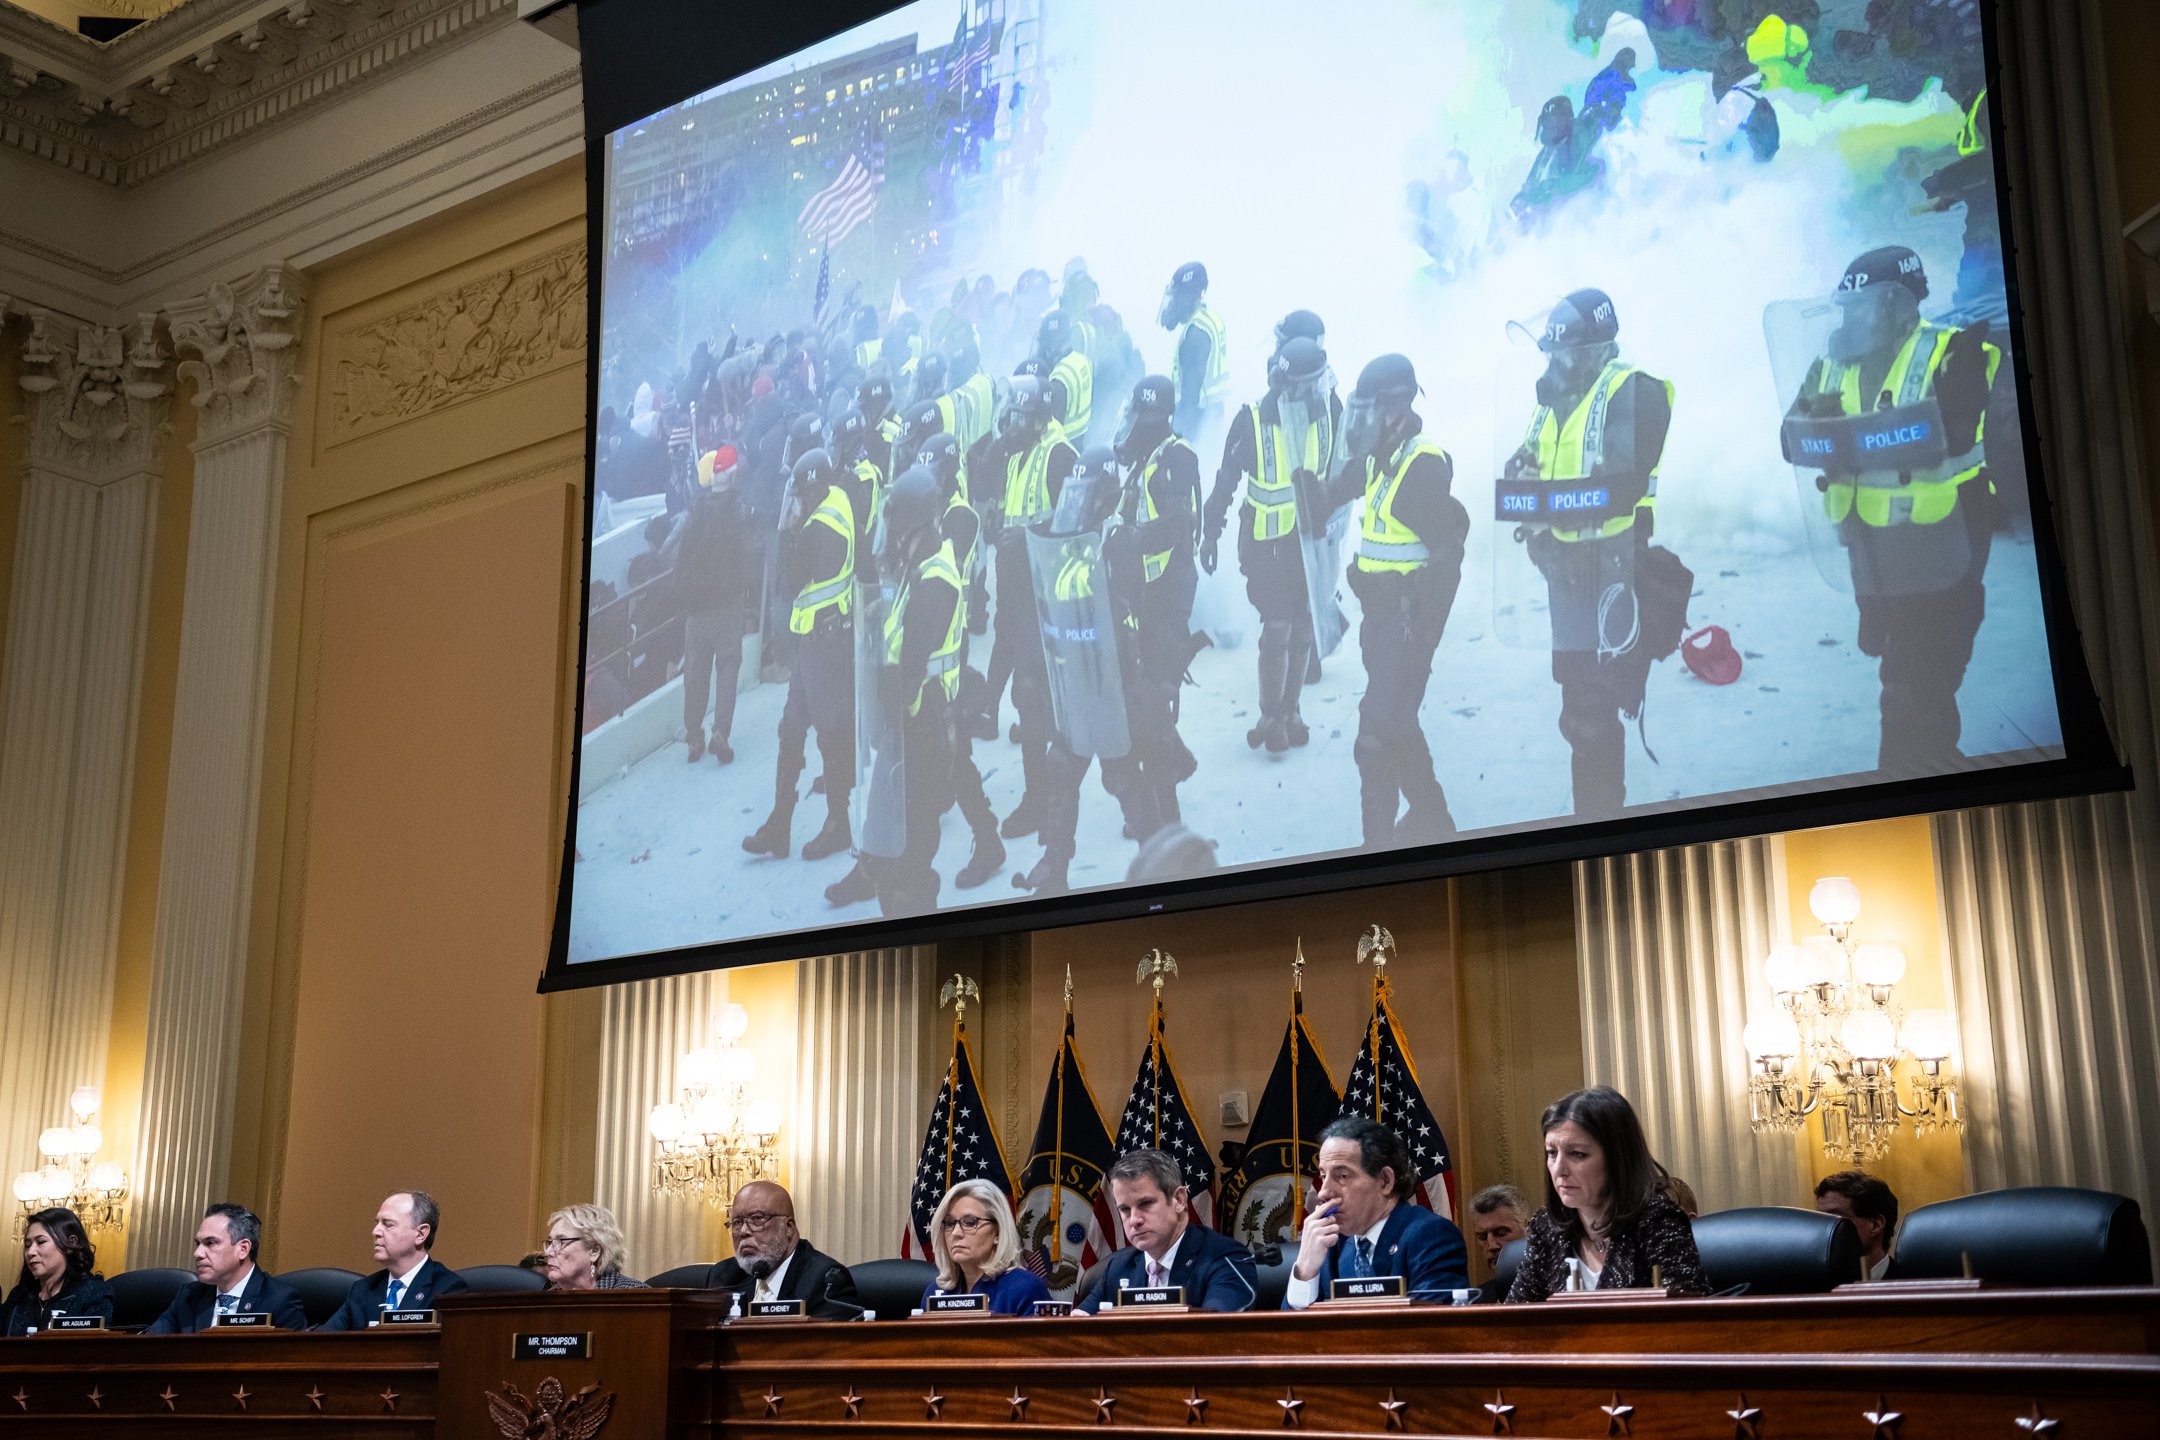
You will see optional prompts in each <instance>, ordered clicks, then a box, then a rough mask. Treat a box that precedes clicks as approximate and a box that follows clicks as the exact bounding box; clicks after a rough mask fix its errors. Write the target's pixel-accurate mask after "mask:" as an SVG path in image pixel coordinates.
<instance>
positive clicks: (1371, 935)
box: [1357, 924, 1395, 1123]
mask: <svg viewBox="0 0 2160 1440" xmlns="http://www.w3.org/2000/svg"><path fill="white" fill-rule="evenodd" d="M1394 952H1395V937H1394V936H1393V935H1391V934H1389V933H1388V931H1386V930H1385V929H1383V928H1382V927H1381V926H1379V925H1377V924H1376V925H1374V926H1373V927H1372V929H1371V930H1369V931H1367V932H1366V933H1365V934H1363V935H1361V936H1359V937H1358V947H1357V958H1358V964H1360V965H1362V964H1364V963H1365V962H1366V961H1367V960H1370V961H1372V1019H1371V1020H1370V1021H1368V1022H1367V1024H1366V1034H1365V1040H1366V1044H1367V1046H1368V1047H1369V1048H1370V1051H1371V1054H1372V1073H1373V1092H1372V1118H1373V1120H1374V1121H1375V1122H1376V1123H1377V1122H1378V1121H1379V1119H1380V1009H1381V1007H1382V1006H1383V1005H1385V1004H1386V1003H1387V993H1388V981H1387V964H1388V959H1389V957H1390V956H1392V955H1393V954H1394Z"/></svg>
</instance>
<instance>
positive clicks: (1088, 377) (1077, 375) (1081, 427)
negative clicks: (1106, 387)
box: [1050, 350, 1095, 435]
mask: <svg viewBox="0 0 2160 1440" xmlns="http://www.w3.org/2000/svg"><path fill="white" fill-rule="evenodd" d="M1050 378H1051V379H1052V380H1055V381H1057V382H1058V383H1059V384H1060V385H1063V386H1064V387H1065V415H1064V417H1063V418H1064V424H1065V433H1066V434H1068V435H1085V434H1087V429H1088V422H1089V421H1091V420H1093V419H1094V418H1095V366H1094V365H1093V364H1092V363H1091V362H1090V361H1089V360H1088V357H1087V356H1086V355H1084V354H1082V353H1081V352H1080V351H1078V350H1068V351H1066V352H1065V354H1064V357H1063V358H1062V359H1060V360H1059V361H1058V362H1057V364H1056V365H1055V366H1054V367H1052V369H1051V371H1050Z"/></svg>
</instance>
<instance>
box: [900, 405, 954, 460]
mask: <svg viewBox="0 0 2160 1440" xmlns="http://www.w3.org/2000/svg"><path fill="white" fill-rule="evenodd" d="M944 428H945V417H944V416H943V415H941V414H939V413H938V407H937V404H936V402H935V401H931V400H925V401H923V402H922V403H921V404H920V405H917V406H916V407H915V408H914V409H913V410H910V411H909V412H908V417H907V425H906V427H905V428H903V429H902V430H901V432H900V448H901V450H902V452H903V453H906V454H913V453H914V452H915V451H916V450H917V449H919V448H920V447H921V445H922V443H923V441H925V440H928V439H929V438H930V437H931V436H932V435H935V434H937V433H938V432H939V431H940V430H943V429H944Z"/></svg>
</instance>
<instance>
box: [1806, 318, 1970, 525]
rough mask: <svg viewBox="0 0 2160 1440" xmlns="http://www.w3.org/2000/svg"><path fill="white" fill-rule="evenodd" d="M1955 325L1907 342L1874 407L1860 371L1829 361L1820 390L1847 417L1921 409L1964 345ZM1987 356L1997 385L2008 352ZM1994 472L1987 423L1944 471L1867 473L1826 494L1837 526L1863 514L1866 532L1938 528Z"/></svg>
mask: <svg viewBox="0 0 2160 1440" xmlns="http://www.w3.org/2000/svg"><path fill="white" fill-rule="evenodd" d="M1957 334H1958V330H1957V327H1956V326H1953V325H1930V324H1927V323H1925V322H1923V323H1922V324H1921V325H1919V326H1918V327H1917V328H1915V329H1914V331H1913V333H1912V334H1911V335H1910V336H1909V337H1907V339H1906V341H1905V344H1904V345H1903V346H1902V347H1901V348H1900V349H1899V350H1898V353H1897V358H1896V359H1895V360H1892V361H1891V362H1890V368H1889V370H1888V371H1886V372H1885V373H1884V375H1883V381H1882V384H1881V386H1880V387H1879V388H1878V389H1877V391H1876V393H1875V396H1874V397H1873V400H1872V403H1871V402H1870V397H1868V396H1864V395H1862V394H1861V393H1860V367H1859V366H1858V365H1840V364H1837V363H1835V362H1833V361H1830V360H1824V361H1823V362H1822V363H1821V365H1820V366H1818V367H1817V375H1816V390H1817V393H1819V394H1824V395H1833V394H1834V395H1836V396H1837V397H1838V400H1839V403H1840V405H1841V406H1842V408H1843V410H1844V413H1845V414H1847V415H1865V414H1867V413H1868V412H1869V411H1871V410H1879V409H1881V408H1882V407H1883V405H1884V404H1886V403H1887V404H1890V405H1898V406H1903V405H1917V404H1919V403H1920V402H1921V401H1922V400H1924V399H1926V398H1927V397H1928V396H1930V395H1932V394H1934V393H1935V375H1936V372H1937V371H1939V370H1940V369H1941V368H1942V362H1943V356H1944V355H1946V354H1947V353H1949V349H1950V342H1951V341H1952V340H1954V339H1956V338H1957ZM1983 348H1984V349H1985V351H1986V354H1987V378H1988V384H1989V385H1990V386H1992V385H1994V383H1995V371H1996V368H1997V367H1998V366H1999V365H2001V364H2002V351H2000V350H1998V349H1996V348H1995V347H1994V346H1993V345H1987V346H1984V347H1983ZM1986 465H1987V417H1986V415H1985V414H1983V415H1982V416H1981V418H1980V428H1979V429H1978V431H1976V432H1975V434H1974V436H1973V444H1972V448H1971V449H1970V450H1968V451H1966V452H1965V453H1964V454H1963V455H1953V456H1950V457H1949V458H1948V459H1946V460H1945V461H1943V463H1942V464H1940V465H1935V466H1931V467H1929V468H1927V469H1925V470H1914V471H1911V472H1910V473H1903V472H1899V471H1896V470H1863V471H1861V472H1860V473H1859V474H1858V475H1856V476H1833V477H1832V478H1831V480H1830V484H1829V488H1828V489H1826V490H1825V491H1824V492H1823V505H1824V509H1825V511H1826V513H1827V514H1828V515H1829V517H1830V519H1831V521H1832V523H1841V522H1842V521H1843V520H1844V519H1845V517H1846V516H1848V515H1852V514H1858V516H1859V517H1860V523H1861V524H1863V525H1868V526H1873V527H1875V528H1878V529H1880V528H1882V527H1884V526H1889V525H1904V524H1913V525H1936V524H1940V523H1941V522H1942V521H1944V520H1947V519H1949V518H1950V515H1951V513H1952V512H1953V511H1955V510H1956V509H1957V502H1958V487H1959V486H1960V485H1963V484H1964V483H1965V482H1966V481H1968V480H1970V479H1972V478H1973V477H1974V476H1975V475H1978V474H1979V473H1980V472H1981V470H1983V469H1984V468H1986Z"/></svg>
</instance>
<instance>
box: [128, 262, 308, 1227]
mask: <svg viewBox="0 0 2160 1440" xmlns="http://www.w3.org/2000/svg"><path fill="white" fill-rule="evenodd" d="M298 286H299V279H298V277H297V276H296V275H295V274H294V272H292V271H290V270H288V269H285V268H284V267H282V266H273V267H271V268H269V269H267V270H263V271H260V272H258V273H257V274H255V275H254V276H252V277H251V278H249V279H248V280H246V281H244V282H242V283H241V284H240V285H239V286H237V287H229V286H225V285H222V284H221V285H217V286H214V287H212V289H211V291H210V293H209V294H208V295H206V296H203V297H201V298H199V299H196V300H192V301H189V302H187V303H185V304H181V305H176V306H174V307H173V308H172V310H171V311H170V318H171V324H172V334H173V341H174V344H175V346H176V347H177V348H178V349H179V351H180V352H181V354H182V355H183V357H186V358H183V359H182V361H181V363H180V375H181V378H182V379H185V380H188V381H191V382H192V383H193V386H194V392H195V393H194V396H193V400H194V404H195V407H196V414H197V420H196V441H195V489H194V505H193V509H192V513H191V514H190V517H189V528H188V560H187V586H186V595H185V599H184V602H183V609H182V612H181V621H180V662H179V679H178V684H177V686H176V689H175V692H174V696H173V734H172V772H171V773H172V778H171V780H170V782H169V785H168V787H167V790H166V798H165V834H164V846H163V850H162V858H161V862H160V866H159V871H158V900H157V922H156V927H155V930H154V932H153V939H152V959H153V965H154V973H153V976H152V980H151V991H150V1023H149V1045H148V1052H147V1056H146V1060H145V1067H144V1075H143V1114H142V1123H141V1131H140V1140H139V1142H138V1147H137V1155H136V1166H135V1171H136V1187H137V1188H136V1194H137V1199H136V1202H135V1220H134V1227H135V1238H134V1240H133V1241H132V1242H131V1251H132V1253H135V1254H139V1255H141V1256H143V1257H145V1258H146V1260H147V1259H148V1258H149V1257H153V1256H176V1255H180V1254H184V1253H185V1251H186V1249H187V1245H188V1240H189V1238H190V1237H191V1236H192V1234H193V1226H194V1224H195V1221H196V1219H197V1218H199V1216H200V1215H201V1208H202V1206H203V1205H204V1204H205V1203H206V1202H207V1201H209V1200H211V1199H213V1198H216V1195H215V1192H218V1191H220V1190H222V1189H223V1187H224V1185H225V1181H226V1173H227V1165H228V1161H229V1158H230V1147H231V1131H232V1111H233V1086H234V1070H235V1060H236V1049H235V1047H236V1046H237V1044H238V1040H239V1033H240V1012H241V1007H242V1003H243V999H244V994H245V981H246V973H247V940H248V914H249V898H250V882H251V880H252V878H253V873H254V840H255V819H256V807H257V803H258V799H259V796H260V791H261V778H262V777H261V769H262V730H263V708H264V701H265V698H266V691H267V686H268V666H269V651H270V633H271V620H272V609H273V605H274V602H275V598H276V597H275V581H276V565H277V535H278V510H279V499H280V495H281V491H282V489H283V486H284V481H285V443H286V434H287V429H288V426H289V423H290V419H291V408H292V394H293V391H294V389H295V387H296V385H297V375H296V373H295V367H296V362H297V358H298V357H297V353H296V347H297V343H298V333H299V312H300V307H301V301H302V298H303V297H302V296H301V294H300V293H299V289H298Z"/></svg>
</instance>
